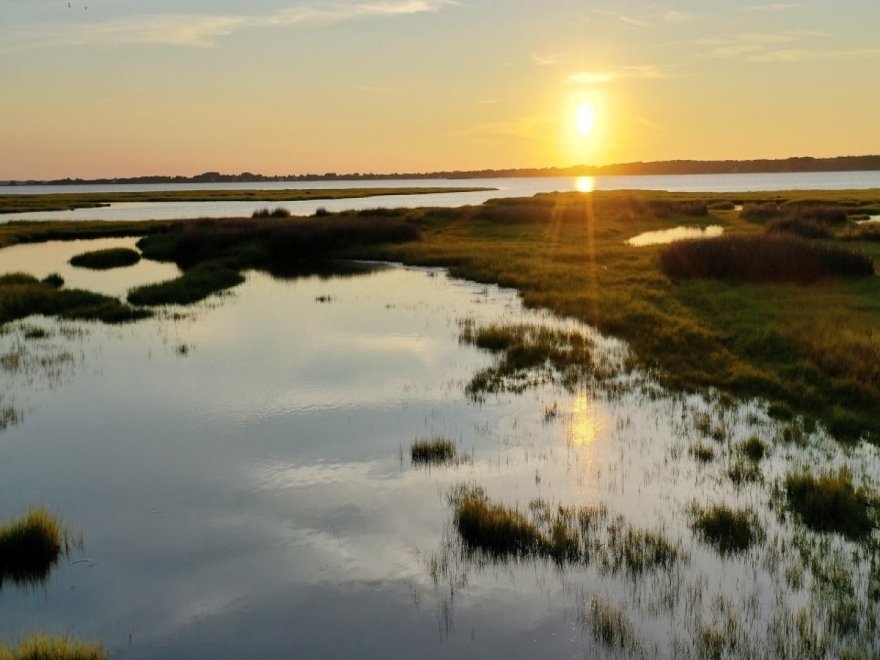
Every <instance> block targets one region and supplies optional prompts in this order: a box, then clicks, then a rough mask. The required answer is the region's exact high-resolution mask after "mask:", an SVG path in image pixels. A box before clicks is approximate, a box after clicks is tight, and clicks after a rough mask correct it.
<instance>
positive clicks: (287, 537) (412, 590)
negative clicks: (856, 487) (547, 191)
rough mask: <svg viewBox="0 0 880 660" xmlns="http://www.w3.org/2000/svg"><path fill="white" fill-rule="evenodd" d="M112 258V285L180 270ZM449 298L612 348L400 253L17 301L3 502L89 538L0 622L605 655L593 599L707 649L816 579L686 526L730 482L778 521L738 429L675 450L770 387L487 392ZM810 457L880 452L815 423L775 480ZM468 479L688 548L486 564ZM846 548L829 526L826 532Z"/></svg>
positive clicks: (343, 649) (4, 342) (6, 260)
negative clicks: (707, 457)
mask: <svg viewBox="0 0 880 660" xmlns="http://www.w3.org/2000/svg"><path fill="white" fill-rule="evenodd" d="M105 244H106V242H103V241H102V242H100V245H101V246H104V245H105ZM119 244H125V241H120V242H119ZM97 246H98V242H93V244H92V245H87V244H85V243H83V244H80V245H77V246H72V245H69V246H65V249H61V247H59V246H57V245H53V244H44V245H42V246H26V247H28V248H29V249H30V251H27V250H24V248H22V249H15V250H3V251H0V272H4V271H6V270H8V269H10V268H11V269H13V270H17V269H20V268H22V267H24V266H29V269H30V270H33V271H34V272H38V273H44V272H45V273H48V272H54V271H63V272H65V274H66V276H68V275H69V276H70V277H71V280H74V279H75V278H74V274H73V273H71V272H69V271H66V270H63V269H64V268H65V266H64V262H65V261H66V259H67V258H69V255H70V254H71V253H74V252H77V251H81V250H82V249H86V248H89V247H97ZM10 255H12V257H10ZM154 266H155V265H154V264H152V265H151V264H145V265H144V266H143V267H144V268H153V267H154ZM132 272H134V271H132ZM100 275H101V277H103V278H106V281H107V284H106V287H105V288H104V290H106V291H108V292H111V293H119V292H120V291H122V290H123V289H124V288H125V287H127V286H130V285H131V283H132V282H134V281H135V280H137V281H138V283H140V282H142V281H145V280H148V279H150V278H153V277H155V278H157V279H162V278H164V277H166V276H168V273H167V272H160V271H158V270H156V271H149V272H146V271H143V272H139V274H138V276H137V277H136V278H135V277H134V276H133V275H132V276H129V275H127V274H124V272H123V271H119V274H117V273H116V272H113V271H110V272H105V273H102V274H100ZM89 277H93V275H91V274H90V275H89ZM94 277H98V276H97V275H94ZM112 282H115V283H112ZM80 283H82V284H83V285H85V284H86V282H85V281H80ZM91 285H94V288H99V285H98V283H97V282H96V281H92V282H91V284H90V286H91ZM319 297H320V298H322V299H325V298H324V297H329V299H330V302H319V301H318V300H317V298H319ZM173 312H179V313H173ZM463 318H470V319H474V320H475V321H476V322H477V323H480V322H488V321H498V320H504V321H508V322H530V323H539V324H547V325H551V326H554V327H559V326H564V327H566V328H569V329H573V330H577V331H579V332H583V333H585V334H587V335H589V336H590V337H592V338H593V339H594V340H595V341H596V342H597V350H599V351H601V352H602V353H603V354H606V355H609V356H611V357H613V358H614V359H619V358H621V357H622V356H624V355H625V353H626V347H625V346H624V345H622V344H620V343H619V342H615V341H611V340H607V339H603V338H602V337H599V336H598V335H596V334H595V333H594V332H592V331H591V330H590V329H589V328H586V327H583V326H579V325H577V324H574V323H568V322H562V321H559V320H556V319H554V318H552V317H550V316H547V315H544V314H538V313H535V312H529V311H526V310H524V309H523V308H522V305H521V303H520V301H519V299H518V297H517V296H516V295H515V293H514V292H512V291H509V290H503V289H499V288H497V287H485V286H482V285H476V284H472V283H468V282H463V281H458V280H454V279H451V278H449V277H448V276H447V275H446V274H445V273H444V272H443V271H433V270H418V269H407V268H403V267H396V266H391V267H386V268H382V269H380V270H377V271H375V272H372V273H370V274H366V275H361V276H358V277H349V278H341V277H337V278H329V279H320V278H316V277H312V278H305V279H298V280H287V281H285V280H278V279H273V278H271V277H269V276H267V275H265V274H261V273H257V272H251V273H249V274H248V276H247V281H246V283H245V284H243V285H242V286H240V287H238V288H236V289H234V290H233V292H232V293H230V294H227V295H224V296H220V297H214V298H212V299H210V300H209V301H208V302H206V303H204V304H201V305H198V306H195V307H192V308H179V309H175V308H172V309H171V310H170V311H169V312H166V313H164V314H162V315H161V316H160V317H159V318H155V319H151V320H148V321H145V322H141V323H138V324H134V325H127V326H120V327H108V326H103V325H99V324H90V323H57V322H54V321H50V320H48V319H40V318H37V319H29V320H28V323H30V324H38V325H40V326H41V327H44V328H46V329H48V330H49V331H50V333H51V334H50V336H49V337H48V338H46V339H39V340H27V341H26V340H24V339H23V329H22V324H21V323H19V324H16V325H15V326H13V328H12V329H11V330H9V331H8V332H7V333H6V334H5V335H2V336H0V353H2V354H4V355H7V354H12V353H15V352H18V353H19V354H20V355H22V356H23V360H21V361H20V366H19V367H18V368H9V369H6V371H5V372H3V380H2V388H3V389H2V391H0V403H2V404H3V405H13V406H15V407H16V408H17V409H18V410H20V411H21V413H22V415H23V420H22V422H21V423H19V424H17V425H12V426H10V427H9V428H7V429H6V430H5V431H3V432H2V433H0V519H6V518H9V517H11V516H14V515H19V514H21V513H22V512H23V511H24V510H26V509H27V508H28V507H30V506H33V505H37V504H42V505H45V506H46V507H47V508H49V509H50V510H51V511H53V512H56V513H57V514H59V515H60V516H62V517H63V519H64V520H65V522H66V523H67V524H68V525H69V526H70V527H71V528H72V529H73V530H74V531H81V532H82V535H83V538H84V541H85V548H84V550H83V551H82V552H78V551H75V552H74V553H72V554H71V556H70V557H69V558H68V559H66V560H63V561H62V562H61V563H60V564H59V566H57V567H56V569H55V570H54V571H53V573H52V575H51V577H50V579H49V581H48V582H47V583H46V584H45V585H41V586H39V587H36V588H31V589H21V588H16V587H14V586H12V585H10V584H6V585H3V586H2V591H0V638H2V639H13V638H16V637H17V636H19V635H21V634H23V633H25V632H28V631H32V630H38V629H39V630H48V631H50V632H61V633H69V634H71V635H74V636H76V637H78V638H94V639H98V640H101V641H102V642H103V643H104V644H105V645H106V646H107V648H108V649H109V650H110V651H111V654H112V656H113V657H119V658H181V657H186V658H243V657H263V658H287V657H381V658H413V657H419V658H432V657H433V658H448V657H473V658H485V657H499V658H502V657H503V658H529V657H548V658H561V657H572V658H582V657H584V656H585V655H586V656H588V657H592V656H596V657H603V656H605V655H606V653H607V649H605V647H603V646H602V645H601V644H600V643H599V642H597V641H596V640H595V639H594V637H593V636H592V635H591V633H590V632H589V631H590V617H589V614H588V612H589V603H590V602H591V599H592V598H594V597H601V598H604V599H608V600H610V601H611V602H614V603H616V604H617V606H618V607H620V608H621V610H622V611H623V612H624V613H625V615H626V617H627V618H628V620H630V621H631V622H632V625H633V627H634V629H635V630H636V631H637V634H638V637H639V639H640V640H641V642H640V643H642V644H643V645H644V648H646V649H648V650H649V651H650V654H652V655H653V654H658V655H661V656H671V655H672V654H673V648H674V647H675V646H676V645H679V646H680V647H681V648H683V649H685V651H687V652H692V651H693V650H694V648H695V647H694V646H693V643H692V640H693V639H694V638H695V635H696V633H695V632H694V631H696V630H698V629H699V626H701V625H704V624H705V625H710V624H713V622H715V621H716V620H718V616H721V615H717V614H713V612H714V610H713V605H712V603H714V602H716V601H717V599H718V598H721V599H727V601H729V602H730V603H731V604H732V605H731V606H730V608H729V611H733V612H734V614H735V617H736V619H737V621H738V622H739V624H738V625H740V626H741V627H742V629H743V630H745V631H747V632H748V633H749V637H748V638H749V639H755V640H763V639H765V638H766V637H767V636H768V635H769V633H767V632H766V631H767V629H768V626H769V625H770V622H771V621H772V620H773V618H774V617H775V616H777V614H779V613H780V612H782V611H785V612H788V611H789V609H790V610H791V612H795V613H796V612H797V610H798V608H800V607H802V606H805V605H806V604H807V603H809V602H811V595H810V592H809V590H808V589H807V588H806V587H803V586H801V587H798V588H795V587H792V586H790V585H789V584H788V582H786V580H785V579H784V578H782V577H780V576H781V575H783V573H784V569H785V570H787V567H788V566H789V563H791V562H794V563H795V564H799V563H801V559H800V557H799V556H797V555H796V554H794V553H789V554H787V555H786V554H781V553H779V552H778V551H777V550H773V551H771V550H769V549H767V550H763V549H762V550H760V551H757V550H756V551H755V552H753V553H750V554H748V555H746V556H744V557H736V558H729V559H728V558H720V557H719V556H718V555H717V554H715V553H714V552H712V551H711V550H710V549H708V548H707V547H706V546H704V545H703V544H701V543H700V542H699V541H698V540H696V539H695V538H694V535H693V534H692V532H691V531H690V529H689V523H688V516H687V513H686V510H687V506H689V504H690V503H693V502H699V503H707V502H713V501H717V500H718V499H723V500H725V501H728V502H731V503H741V504H743V505H745V504H749V505H752V506H755V507H756V510H757V511H758V515H759V517H760V519H761V520H762V523H763V525H764V526H765V528H766V529H767V533H768V534H767V535H768V538H770V539H773V538H780V537H781V538H783V539H786V538H788V537H790V536H791V534H792V523H791V522H790V521H789V522H786V521H782V520H780V519H778V517H777V516H776V514H775V513H773V512H771V511H770V509H769V497H770V496H769V495H768V487H767V486H766V484H765V482H764V481H762V482H755V483H746V484H743V485H739V486H737V485H734V484H733V483H731V481H730V479H729V478H728V477H727V470H728V467H729V464H730V462H731V461H733V460H734V459H735V456H736V454H735V450H734V449H733V448H732V447H733V445H732V444H731V445H730V446H729V447H727V448H726V447H725V445H724V444H723V443H719V444H718V445H717V451H718V456H719V458H718V460H717V461H716V463H714V464H711V465H709V466H703V465H701V464H698V463H697V462H696V461H695V460H694V459H693V458H692V457H691V455H690V453H689V451H690V448H691V447H692V446H693V445H694V444H695V443H696V442H698V441H702V439H703V436H702V435H700V433H699V432H697V431H696V430H695V428H697V427H698V426H699V424H695V423H694V421H693V420H695V419H700V418H701V417H702V416H708V415H710V414H711V415H713V416H715V415H716V414H717V415H718V419H719V420H720V421H719V422H718V423H721V422H723V424H724V425H725V428H727V429H728V430H729V433H730V438H731V439H730V442H731V443H732V442H734V441H739V440H741V439H743V438H745V437H747V436H748V434H751V433H760V434H761V435H762V436H763V437H765V438H768V441H769V439H771V438H773V436H774V433H776V430H775V429H776V427H775V426H774V424H773V423H771V422H770V421H769V420H768V419H767V417H766V415H765V414H764V412H763V408H762V406H760V405H751V406H743V407H728V408H724V409H723V411H721V412H717V411H716V410H715V409H714V408H713V406H712V404H710V403H709V402H707V401H705V400H703V399H702V398H699V397H668V396H667V395H665V394H664V393H663V392H662V391H661V390H659V389H657V388H656V387H655V386H650V385H648V386H647V390H646V389H638V390H633V391H628V390H626V389H623V390H620V391H618V392H617V393H613V394H612V393H609V392H604V393H603V392H602V391H600V390H588V389H576V390H575V391H567V390H564V389H560V388H557V387H555V386H550V385H548V386H544V387H540V388H538V389H533V390H529V391H527V392H526V393H524V394H522V395H513V394H507V395H499V396H490V397H488V398H487V400H486V401H484V402H482V403H477V402H475V401H471V400H469V399H468V398H467V397H466V396H465V394H464V391H465V384H466V383H467V382H468V381H469V379H470V378H471V376H473V374H474V373H475V372H476V371H477V370H479V369H481V368H483V367H485V366H487V365H489V364H491V362H492V356H491V355H489V354H487V353H485V352H483V351H480V350H478V349H476V348H473V347H469V346H464V345H461V344H460V343H459V341H458V335H459V325H458V322H459V320H461V319H463ZM646 382H648V381H646ZM554 404H555V405H556V407H557V410H558V413H559V414H558V415H557V416H555V417H554V416H548V415H547V414H546V411H547V410H548V408H549V407H550V406H552V405H554ZM713 419H714V417H713ZM437 434H442V435H445V436H448V437H450V438H452V439H454V440H455V441H456V442H457V443H458V445H459V447H460V450H461V451H462V452H463V453H465V454H466V455H468V456H469V457H470V460H469V461H468V462H467V463H465V464H462V465H459V466H451V467H441V468H435V469H431V470H426V469H422V468H418V467H415V466H413V465H412V464H411V463H410V460H409V455H408V448H409V446H410V444H411V443H412V442H413V440H414V439H416V438H417V437H423V436H431V435H437ZM709 442H711V440H710V441H709ZM798 461H801V462H804V463H806V464H818V463H819V462H822V463H823V464H827V465H836V464H850V463H851V464H853V465H855V466H858V470H856V469H855V468H854V470H856V473H858V474H865V477H864V478H865V479H866V480H876V476H877V474H880V470H878V466H877V460H876V456H875V454H874V453H872V452H871V450H869V449H867V448H864V447H863V448H859V449H856V450H853V451H852V452H850V453H846V454H844V453H842V452H841V451H840V450H839V448H837V446H836V445H834V444H833V443H832V442H830V441H828V440H827V439H824V438H823V436H821V434H817V435H816V437H815V439H814V444H813V447H812V448H811V449H795V448H791V447H788V446H782V445H780V446H776V447H775V448H774V449H773V451H772V455H771V457H770V459H769V460H768V461H767V462H766V463H764V464H763V466H762V470H763V477H762V479H764V480H766V483H771V484H772V483H773V481H774V480H776V479H778V478H779V476H780V475H781V474H784V470H785V469H786V468H787V466H790V465H791V464H792V463H793V462H795V463H796V462H798ZM461 483H472V484H479V485H481V486H483V487H484V488H485V489H486V491H487V493H488V494H489V495H490V497H491V498H492V499H493V500H498V501H500V502H504V503H506V504H508V505H511V506H513V505H518V506H519V507H520V508H522V509H525V508H526V507H527V505H528V503H529V502H530V501H531V500H532V499H533V498H536V497H542V498H544V499H546V500H547V501H549V502H551V503H553V504H554V505H555V504H563V505H579V506H580V505H587V504H604V505H607V506H608V508H609V510H610V511H611V513H613V514H621V515H623V516H625V517H626V519H627V520H628V521H629V522H630V523H631V524H633V525H636V526H638V527H640V528H643V529H647V530H653V531H660V532H662V533H663V534H665V535H666V536H668V537H669V538H670V539H671V540H672V541H674V542H677V543H681V548H682V551H683V553H685V554H686V556H687V559H686V561H685V562H683V563H682V564H681V565H680V567H679V568H676V569H674V570H673V571H671V572H668V573H667V572H661V573H659V574H651V575H647V576H644V577H642V578H639V579H633V578H630V577H627V576H625V575H606V574H603V573H602V572H600V571H597V570H596V569H595V568H594V567H567V568H561V567H558V566H556V565H553V564H552V563H545V562H540V561H539V562H513V563H492V562H488V563H486V562H479V561H477V562H474V561H472V560H471V559H470V558H468V557H467V556H466V555H464V554H462V552H461V549H460V547H457V546H456V545H455V543H454V536H455V535H454V531H453V529H452V527H451V511H450V507H449V505H448V503H447V499H446V497H447V494H448V493H449V492H450V490H451V489H452V488H453V487H454V486H455V485H457V484H461ZM775 543H776V542H775V541H774V542H772V543H770V544H769V545H768V546H767V547H768V548H774V549H775V548H777V546H776V545H775ZM845 549H846V545H845V544H844V543H843V542H842V541H840V540H837V541H833V542H832V543H830V544H829V546H828V548H826V551H825V552H827V553H828V554H829V555H834V553H835V552H840V553H843V552H844V550H845ZM774 553H775V554H774ZM438 559H439V560H442V561H440V563H441V564H442V565H443V566H444V567H445V568H444V569H443V570H441V571H439V572H437V571H434V572H433V574H432V571H431V569H430V567H431V565H432V560H435V565H436V561H437V560H438ZM795 567H796V566H795ZM854 574H856V572H855V571H854ZM858 575H859V576H861V577H860V578H859V579H860V580H862V579H864V580H867V577H865V575H864V572H859V573H858ZM863 586H864V585H863V584H862V582H859V583H858V585H857V589H862V588H863ZM725 602H726V601H725ZM780 602H782V603H784V604H785V605H784V606H780V605H779V603H780ZM860 602H861V601H860ZM585 613H587V614H585ZM792 616H794V614H792ZM719 625H720V624H719ZM874 635H875V636H874V637H872V638H870V639H872V640H873V644H874V647H873V648H874V650H877V649H878V648H880V644H878V640H877V638H876V633H874ZM686 654H687V653H685V655H686Z"/></svg>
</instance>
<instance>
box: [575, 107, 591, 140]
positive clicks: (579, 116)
mask: <svg viewBox="0 0 880 660" xmlns="http://www.w3.org/2000/svg"><path fill="white" fill-rule="evenodd" d="M575 124H576V125H577V130H578V133H580V134H581V135H582V136H583V137H586V136H588V135H589V134H590V133H592V132H593V127H594V126H595V125H596V110H595V109H594V108H593V106H592V104H590V103H581V104H580V105H579V106H578V107H577V110H576V111H575Z"/></svg>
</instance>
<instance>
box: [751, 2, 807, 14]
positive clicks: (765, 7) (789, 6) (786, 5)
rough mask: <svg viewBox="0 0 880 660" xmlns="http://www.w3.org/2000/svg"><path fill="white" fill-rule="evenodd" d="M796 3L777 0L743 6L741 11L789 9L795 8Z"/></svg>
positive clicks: (754, 11)
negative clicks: (767, 3) (770, 2)
mask: <svg viewBox="0 0 880 660" xmlns="http://www.w3.org/2000/svg"><path fill="white" fill-rule="evenodd" d="M797 7H798V5H796V4H794V3H788V2H777V3H774V4H769V5H751V6H749V7H745V8H743V11H744V12H746V13H750V14H752V13H756V12H767V11H789V10H791V9H796V8H797Z"/></svg>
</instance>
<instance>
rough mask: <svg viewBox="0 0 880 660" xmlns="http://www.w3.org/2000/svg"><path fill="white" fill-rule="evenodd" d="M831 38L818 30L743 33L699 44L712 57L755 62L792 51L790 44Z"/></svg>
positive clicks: (703, 41)
mask: <svg viewBox="0 0 880 660" xmlns="http://www.w3.org/2000/svg"><path fill="white" fill-rule="evenodd" d="M827 36H829V35H828V33H826V32H821V31H818V30H785V31H781V32H742V33H739V34H735V35H732V36H730V37H720V38H717V39H703V40H701V41H700V42H699V43H700V44H701V45H703V46H708V47H709V52H708V54H709V55H710V56H712V57H721V58H728V59H735V58H741V59H746V60H754V58H758V57H761V56H763V55H765V54H767V53H768V52H771V51H779V50H790V49H791V48H787V46H789V45H790V44H796V43H799V42H803V41H806V40H809V39H816V38H820V37H827Z"/></svg>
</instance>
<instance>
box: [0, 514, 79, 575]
mask: <svg viewBox="0 0 880 660" xmlns="http://www.w3.org/2000/svg"><path fill="white" fill-rule="evenodd" d="M68 539H69V534H68V532H67V530H66V529H65V528H64V527H63V526H62V525H61V523H60V522H59V521H58V519H57V518H55V517H54V516H52V514H50V513H49V512H48V511H46V510H45V509H43V508H35V509H30V510H29V511H28V512H27V513H26V514H25V515H24V516H22V517H21V518H18V519H16V520H12V521H10V522H8V523H5V524H3V525H0V585H2V583H3V582H4V581H5V580H7V579H8V580H11V581H12V582H14V583H16V584H29V583H34V582H40V581H42V580H44V579H46V577H48V575H49V571H50V570H51V569H52V567H53V566H54V565H55V564H56V563H57V562H58V558H59V557H60V556H61V555H62V554H65V553H66V552H67V551H68V549H69V540H68Z"/></svg>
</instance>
